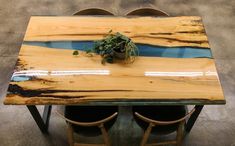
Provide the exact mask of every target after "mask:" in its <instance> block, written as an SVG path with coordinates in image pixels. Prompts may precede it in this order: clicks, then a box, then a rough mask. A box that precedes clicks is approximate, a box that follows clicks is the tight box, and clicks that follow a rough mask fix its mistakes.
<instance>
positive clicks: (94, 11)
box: [73, 8, 114, 15]
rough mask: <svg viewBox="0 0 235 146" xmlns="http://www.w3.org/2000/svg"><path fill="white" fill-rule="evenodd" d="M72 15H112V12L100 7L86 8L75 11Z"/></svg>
mask: <svg viewBox="0 0 235 146" xmlns="http://www.w3.org/2000/svg"><path fill="white" fill-rule="evenodd" d="M73 15H114V14H113V13H112V12H109V11H107V10H105V9H101V8H88V9H83V10H80V11H78V12H75V13H74V14H73Z"/></svg>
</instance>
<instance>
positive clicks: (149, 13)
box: [126, 8, 169, 17]
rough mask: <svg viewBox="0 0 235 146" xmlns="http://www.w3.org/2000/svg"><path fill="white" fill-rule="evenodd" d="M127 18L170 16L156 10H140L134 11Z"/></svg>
mask: <svg viewBox="0 0 235 146" xmlns="http://www.w3.org/2000/svg"><path fill="white" fill-rule="evenodd" d="M126 16H155V17H167V16H169V14H167V13H166V12H164V11H162V10H159V9H154V8H139V9H135V10H132V11H130V12H128V13H127V14H126Z"/></svg>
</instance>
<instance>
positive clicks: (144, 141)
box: [140, 123, 154, 146]
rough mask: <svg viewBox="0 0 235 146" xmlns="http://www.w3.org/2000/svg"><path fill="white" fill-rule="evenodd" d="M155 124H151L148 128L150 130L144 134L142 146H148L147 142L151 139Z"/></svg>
mask: <svg viewBox="0 0 235 146" xmlns="http://www.w3.org/2000/svg"><path fill="white" fill-rule="evenodd" d="M153 126H154V125H153V124H152V123H150V124H149V126H148V128H147V129H146V131H145V132H144V136H143V138H142V141H141V144H140V145H141V146H145V145H146V143H147V141H148V138H149V135H150V133H151V131H152V128H153Z"/></svg>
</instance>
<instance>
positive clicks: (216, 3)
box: [0, 0, 235, 146]
mask: <svg viewBox="0 0 235 146" xmlns="http://www.w3.org/2000/svg"><path fill="white" fill-rule="evenodd" d="M143 6H152V7H156V8H160V9H162V10H164V11H166V12H168V13H169V14H170V15H171V16H179V15H199V16H202V18H203V21H204V24H205V28H206V32H207V35H208V37H209V41H210V45H211V48H212V51H213V55H214V57H215V60H216V65H217V69H218V72H219V77H220V79H221V83H222V85H223V90H224V94H225V96H226V100H227V104H226V105H218V106H212V105H210V106H206V107H205V108H204V109H203V112H202V114H201V115H200V117H199V119H198V121H197V123H196V125H195V126H194V128H193V129H192V131H191V133H190V135H188V136H187V137H186V139H185V143H184V145H187V146H235V138H234V137H235V88H234V87H235V75H234V74H233V72H234V71H235V50H234V48H235V42H234V41H232V40H233V39H234V38H235V25H234V20H235V1H230V0H226V1H225V0H208V1H204V0H190V1H188V0H115V1H114V0H92V1H87V0H76V1H73V0H56V1H55V0H24V1H19V0H8V1H4V0H0V20H1V21H0V146H31V145H34V146H64V145H67V138H66V132H65V130H66V125H65V122H64V121H63V120H62V119H60V118H59V117H58V116H57V115H56V114H55V113H54V111H55V109H56V108H54V110H53V112H52V115H51V121H50V128H49V131H50V134H49V135H43V134H42V133H41V132H40V131H39V129H38V128H37V126H36V123H35V122H34V121H33V119H32V117H31V115H30V113H29V112H28V110H27V108H26V107H25V106H4V105H3V104H2V101H3V98H4V96H5V94H6V89H7V83H8V82H9V79H10V76H11V71H12V69H13V67H14V63H15V61H16V56H17V54H18V51H19V48H20V45H21V42H22V39H23V36H24V32H25V30H26V26H27V23H28V20H29V18H30V16H31V15H71V14H72V13H74V12H75V11H77V10H80V9H83V8H88V7H102V8H105V9H108V10H110V11H112V12H114V13H115V14H118V15H124V14H125V13H126V12H128V11H129V10H132V9H134V8H138V7H143ZM39 109H41V107H39ZM123 112H124V113H125V110H124V111H123ZM127 114H128V113H127ZM123 116H125V117H126V118H131V117H130V116H128V115H126V114H124V115H123ZM126 121H128V120H123V119H119V123H122V124H123V123H125V122H126ZM129 121H131V120H129ZM120 125H121V124H119V125H116V126H114V127H113V130H112V131H115V128H116V132H113V133H112V134H111V136H112V139H113V144H114V145H116V146H131V145H133V146H136V145H137V144H138V143H139V140H140V136H141V131H140V129H138V127H137V126H135V124H132V123H131V122H130V123H125V126H126V127H122V126H120ZM133 125H134V127H132V128H129V127H130V126H133ZM125 128H128V129H134V130H128V132H126V131H127V130H126V129H125ZM117 129H118V130H117ZM99 138H100V137H98V138H94V139H93V141H96V140H98V139H99ZM84 140H86V138H84Z"/></svg>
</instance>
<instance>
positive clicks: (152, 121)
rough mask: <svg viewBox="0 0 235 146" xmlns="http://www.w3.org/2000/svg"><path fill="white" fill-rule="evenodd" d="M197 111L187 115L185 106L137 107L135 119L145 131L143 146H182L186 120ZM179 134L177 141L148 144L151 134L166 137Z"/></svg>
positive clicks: (134, 109)
mask: <svg viewBox="0 0 235 146" xmlns="http://www.w3.org/2000/svg"><path fill="white" fill-rule="evenodd" d="M194 111H195V109H192V110H191V111H190V112H189V113H188V114H186V109H185V107H184V106H137V107H133V113H134V118H135V120H136V122H137V124H138V125H139V126H140V127H141V128H142V129H144V130H145V132H144V135H143V138H142V140H141V146H157V145H167V144H175V145H177V146H180V145H181V144H182V140H183V137H184V125H185V123H186V119H187V118H188V117H189V116H191V115H192V113H193V112H194ZM175 131H176V132H177V135H176V139H175V140H171V141H166V142H159V143H150V144H147V141H148V138H149V135H150V133H152V134H155V135H166V134H170V133H172V132H175Z"/></svg>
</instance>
